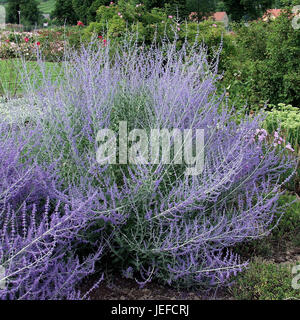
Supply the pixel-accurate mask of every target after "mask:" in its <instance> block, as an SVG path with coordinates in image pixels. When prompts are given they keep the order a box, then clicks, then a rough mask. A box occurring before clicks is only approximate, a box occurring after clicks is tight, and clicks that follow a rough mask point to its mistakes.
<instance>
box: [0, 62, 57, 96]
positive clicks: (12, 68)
mask: <svg viewBox="0 0 300 320" xmlns="http://www.w3.org/2000/svg"><path fill="white" fill-rule="evenodd" d="M26 65H27V69H28V72H29V74H30V76H31V77H32V78H36V74H39V66H38V64H37V62H34V61H28V62H26ZM46 66H47V70H53V69H54V70H55V72H53V71H52V74H53V77H55V76H56V75H57V74H58V73H59V71H60V67H59V64H57V63H52V62H46ZM22 70H23V65H22V62H21V60H20V59H9V60H0V75H1V77H0V96H2V95H8V96H19V95H21V94H22V92H23V90H24V88H23V85H22V77H21V73H22Z"/></svg>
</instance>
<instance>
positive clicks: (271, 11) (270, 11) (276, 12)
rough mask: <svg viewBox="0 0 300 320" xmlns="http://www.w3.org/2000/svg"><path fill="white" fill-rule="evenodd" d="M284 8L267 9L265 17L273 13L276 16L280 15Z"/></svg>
mask: <svg viewBox="0 0 300 320" xmlns="http://www.w3.org/2000/svg"><path fill="white" fill-rule="evenodd" d="M281 12H282V10H281V9H269V10H267V11H266V13H265V14H264V16H263V17H264V18H265V17H267V16H269V15H271V16H274V17H275V18H277V17H279V16H280V14H281Z"/></svg>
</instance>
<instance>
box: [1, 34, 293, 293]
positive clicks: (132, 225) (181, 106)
mask: <svg viewBox="0 0 300 320" xmlns="http://www.w3.org/2000/svg"><path fill="white" fill-rule="evenodd" d="M111 49H112V48H111V46H110V42H109V41H108V42H107V45H106V46H103V45H102V44H101V43H99V39H97V41H95V42H92V43H91V44H90V45H89V46H83V47H82V48H81V50H79V51H76V52H75V51H73V50H69V51H67V52H66V57H65V62H64V64H63V69H64V70H63V72H62V77H61V78H60V79H57V80H55V81H53V78H52V77H51V75H49V74H47V73H46V72H42V75H43V79H42V80H39V82H38V81H37V83H39V86H38V88H32V90H31V91H30V92H29V93H28V96H27V101H28V103H29V105H32V106H33V105H34V106H35V107H37V108H40V110H41V112H40V113H39V114H40V116H39V117H34V118H32V119H28V121H27V124H26V125H24V126H22V127H20V126H18V127H17V128H16V129H15V131H13V136H12V137H11V139H12V141H21V142H24V148H21V146H22V144H20V143H16V147H15V148H11V150H12V153H11V155H10V157H11V158H12V159H14V160H15V162H16V168H19V169H18V170H19V172H20V173H18V174H16V176H15V178H10V179H14V180H13V181H15V183H13V186H16V187H13V188H12V189H10V188H9V186H10V185H12V183H11V182H7V183H6V184H7V185H5V187H4V189H5V190H7V191H6V193H4V194H5V197H4V198H3V201H2V202H3V205H2V211H3V213H2V215H1V216H0V219H1V220H0V223H1V226H2V231H1V232H2V233H1V234H2V240H1V241H2V242H1V246H0V248H1V251H0V265H1V266H2V267H3V268H4V270H5V278H4V279H0V281H2V282H0V283H3V281H5V285H6V289H5V290H4V293H2V292H3V291H1V289H0V293H1V294H2V297H6V296H9V297H10V298H13V297H16V296H17V297H18V298H23V297H25V298H45V299H46V298H57V297H61V296H63V297H66V298H76V297H77V293H76V291H75V289H74V288H75V285H74V284H75V283H78V280H80V279H82V277H83V276H84V275H86V274H88V273H90V272H93V271H94V262H95V261H96V260H98V259H99V257H100V254H101V253H102V252H103V243H105V244H106V245H107V249H108V250H106V251H105V253H104V254H105V256H106V257H108V258H109V259H105V260H104V261H109V263H110V265H109V267H113V268H115V269H117V270H119V271H120V272H123V274H126V275H128V274H130V276H132V277H135V278H136V280H137V282H138V283H139V284H140V285H141V286H143V285H145V284H146V283H147V282H149V281H151V280H152V279H159V280H161V281H163V282H164V283H166V284H170V285H178V286H184V287H194V288H197V287H211V286H215V285H219V284H226V283H228V280H229V278H230V276H231V275H233V274H236V273H237V272H239V271H241V270H243V269H244V268H245V267H246V265H247V263H246V262H243V261H240V258H239V256H238V255H237V254H235V253H234V246H235V245H236V244H238V243H241V242H245V241H249V240H253V239H257V238H261V237H264V236H266V235H267V234H268V233H269V232H270V230H271V226H273V225H274V222H275V225H276V221H275V217H277V216H278V215H277V214H278V213H279V215H280V213H281V212H283V209H282V208H281V207H279V206H278V205H277V199H278V197H279V195H280V192H281V184H282V183H284V182H285V181H282V178H281V177H282V175H283V174H284V173H285V172H286V170H288V169H291V168H293V167H294V166H295V161H294V160H293V158H292V153H291V152H290V151H289V150H287V149H278V148H276V147H274V145H273V144H274V143H270V142H269V141H268V140H267V139H265V135H264V132H263V131H261V123H262V121H263V116H261V115H260V116H258V117H247V116H246V117H245V118H244V119H243V120H241V121H240V122H239V123H237V122H236V121H235V120H234V119H235V116H234V114H233V113H232V112H231V111H230V110H231V108H229V107H227V106H226V104H225V107H223V105H224V104H223V103H222V100H223V98H224V97H223V96H218V95H217V93H216V82H217V81H218V79H219V78H220V76H219V75H218V69H217V64H218V56H216V57H215V59H214V60H213V61H208V58H207V52H206V49H205V47H203V46H202V45H199V44H197V43H195V44H194V45H192V46H190V45H188V44H187V43H186V44H184V45H183V46H182V48H181V49H180V50H177V49H176V41H175V42H174V43H169V42H167V41H165V42H164V43H162V44H161V45H159V46H157V45H155V44H153V45H152V47H151V48H150V49H147V50H145V49H144V47H141V46H139V45H136V44H135V43H128V42H124V43H123V44H122V46H120V48H119V49H118V50H114V54H112V53H111ZM40 66H41V68H46V67H45V66H44V64H43V62H42V61H40ZM24 79H26V77H24ZM39 79H40V76H39ZM31 81H32V78H31ZM28 87H29V86H28ZM120 121H127V123H128V130H131V129H134V128H137V129H143V130H146V131H147V132H149V131H150V130H151V129H161V128H168V129H173V128H177V129H180V130H184V129H190V128H192V129H204V131H205V148H204V150H203V151H204V158H205V159H204V160H205V161H204V170H203V172H202V173H201V174H199V175H197V176H186V175H185V174H184V172H185V165H178V164H176V163H171V164H168V165H166V164H164V163H163V161H158V163H155V164H147V165H144V164H136V165H133V164H130V165H127V164H122V165H115V166H114V165H105V166H101V165H100V164H98V163H97V161H96V150H97V148H98V142H97V139H96V137H97V132H98V131H99V130H100V129H106V128H107V129H111V130H115V129H116V128H117V127H118V124H119V122H120ZM4 132H5V131H4ZM4 132H3V135H4ZM24 137H27V138H26V139H25V138H24ZM18 139H19V140H18ZM22 139H23V140H22ZM24 139H25V140H24ZM1 141H2V142H1V143H2V145H3V149H4V150H7V152H8V150H10V149H9V147H8V146H9V142H7V144H5V142H4V141H7V140H5V139H4V138H3V139H2V140H1ZM173 142H174V141H173ZM173 142H172V144H171V150H172V151H173V152H175V151H174V150H173V148H172V146H173ZM12 145H14V144H13V143H12ZM18 150H19V151H18ZM1 154H2V153H1ZM18 154H19V156H18ZM16 155H17V156H16ZM7 158H8V157H7V156H4V157H3V160H2V161H4V162H5V161H6V160H5V159H7ZM7 161H8V160H7ZM9 163H12V162H11V161H9ZM32 167H34V170H30V168H32ZM1 170H2V171H1V174H2V175H3V176H4V177H5V179H6V180H5V179H2V180H1V181H9V180H8V177H11V175H9V174H10V173H9V172H6V171H7V166H6V165H5V164H4V165H3V166H2V167H1ZM28 170H30V173H28V175H27V171H28ZM43 174H44V176H43ZM20 176H21V177H24V179H20V178H19V177H20ZM12 177H14V176H12ZM41 177H43V178H41ZM28 188H29V189H28ZM30 190H33V192H30ZM1 192H2V193H3V191H1ZM42 200H44V201H42ZM18 216H19V217H20V218H17V217H18ZM82 247H83V248H85V249H84V250H83V251H84V252H88V253H90V255H89V258H87V259H83V258H82V254H81V255H79V257H77V256H76V254H75V253H76V252H81V251H82V250H80V248H81V249H82ZM66 248H67V250H66ZM16 252H20V254H18V255H17V256H16ZM66 252H67V253H68V254H66ZM92 252H93V254H92ZM13 259H16V260H14V263H11V261H13ZM82 259H83V260H82ZM44 261H46V263H45V262H44ZM82 261H83V262H82ZM101 261H102V260H101ZM85 262H86V263H85ZM80 263H81V264H80ZM87 265H88V266H89V267H88V268H87ZM71 270H72V271H71ZM24 274H25V276H24ZM62 276H64V277H65V278H64V279H63V280H61V279H60V277H62ZM72 276H73V277H72ZM69 277H71V278H70V280H69ZM33 279H35V280H33ZM68 281H70V283H71V284H72V285H71V286H69V285H67V284H68V283H69V282H68ZM62 283H64V284H66V285H65V286H63V288H62V287H61V284H62ZM69 287H70V288H72V290H70V291H68V290H67V288H69ZM50 288H54V289H53V290H52V289H51V290H50ZM27 292H28V293H27ZM58 292H61V294H59V293H58ZM31 294H32V295H31Z"/></svg>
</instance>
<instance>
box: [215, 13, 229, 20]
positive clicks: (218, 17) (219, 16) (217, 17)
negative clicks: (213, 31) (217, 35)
mask: <svg viewBox="0 0 300 320" xmlns="http://www.w3.org/2000/svg"><path fill="white" fill-rule="evenodd" d="M225 16H226V12H225V11H220V12H215V13H214V14H213V18H214V20H216V21H223V20H224V18H225Z"/></svg>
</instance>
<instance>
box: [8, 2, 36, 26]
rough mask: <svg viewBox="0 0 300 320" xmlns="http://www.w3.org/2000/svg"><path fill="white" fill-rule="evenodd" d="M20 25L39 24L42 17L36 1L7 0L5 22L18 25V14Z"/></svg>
mask: <svg viewBox="0 0 300 320" xmlns="http://www.w3.org/2000/svg"><path fill="white" fill-rule="evenodd" d="M18 11H20V17H21V19H20V20H21V24H23V25H35V24H38V23H40V22H41V19H42V15H41V12H40V10H39V8H38V3H37V2H36V0H9V2H8V6H7V22H9V23H19V13H18Z"/></svg>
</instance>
